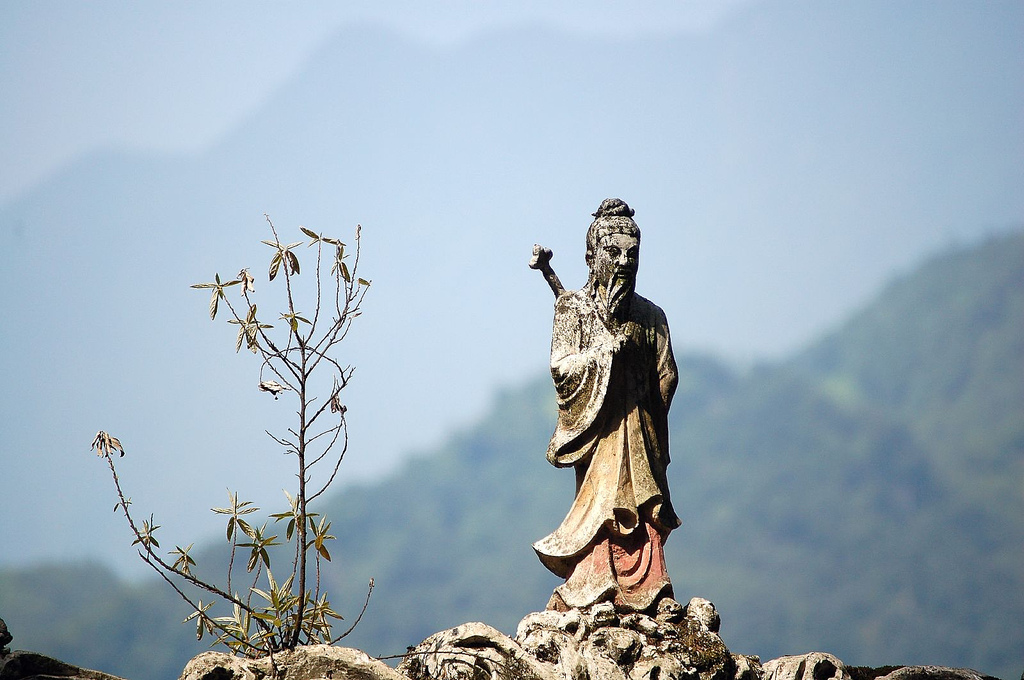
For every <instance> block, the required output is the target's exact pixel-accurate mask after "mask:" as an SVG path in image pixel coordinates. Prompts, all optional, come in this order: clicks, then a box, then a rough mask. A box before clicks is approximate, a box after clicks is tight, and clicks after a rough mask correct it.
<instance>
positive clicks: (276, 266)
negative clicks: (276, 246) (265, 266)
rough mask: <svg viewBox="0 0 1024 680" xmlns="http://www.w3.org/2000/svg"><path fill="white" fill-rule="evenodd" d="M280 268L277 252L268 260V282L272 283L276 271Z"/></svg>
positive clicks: (279, 255) (279, 257)
mask: <svg viewBox="0 0 1024 680" xmlns="http://www.w3.org/2000/svg"><path fill="white" fill-rule="evenodd" d="M280 268H281V253H280V252H278V253H277V254H276V255H274V257H273V258H272V259H271V260H270V280H271V281H273V280H274V278H275V277H276V276H277V270H278V269H280Z"/></svg>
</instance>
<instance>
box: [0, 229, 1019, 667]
mask: <svg viewBox="0 0 1024 680" xmlns="http://www.w3.org/2000/svg"><path fill="white" fill-rule="evenodd" d="M1022 283H1024V233H1016V234H1011V235H1007V236H1002V237H998V238H993V239H990V240H988V241H986V242H984V243H982V244H980V245H979V246H977V247H974V248H970V249H959V250H950V251H949V252H946V253H944V254H942V255H940V256H938V257H936V258H934V259H932V260H931V261H929V262H928V263H926V264H925V265H924V266H923V267H921V268H920V269H918V270H916V271H915V272H913V273H911V274H909V275H906V276H904V277H902V278H901V279H899V280H897V281H895V282H893V283H892V284H891V285H890V286H889V287H888V288H886V289H885V290H884V291H883V292H882V293H881V294H880V295H879V296H878V298H877V299H876V300H875V301H874V302H873V303H872V304H870V305H868V306H867V307H866V308H864V309H863V310H862V311H861V312H859V313H858V314H856V315H854V316H853V317H852V318H851V319H850V320H849V321H848V322H847V323H845V324H844V325H842V326H841V327H839V328H838V329H837V330H835V331H834V332H833V333H831V334H830V335H828V336H827V337H825V338H824V339H822V340H821V341H819V342H817V343H815V344H814V345H812V346H811V347H809V348H808V349H807V350H805V351H803V352H801V353H799V354H798V355H796V356H794V357H793V358H792V359H790V360H787V361H784V362H779V363H775V364H768V365H762V366H758V367H755V368H753V369H751V370H749V371H748V372H745V373H742V374H739V373H736V372H735V371H733V370H731V369H729V368H727V367H725V366H724V365H722V364H721V363H719V362H718V361H716V360H714V359H711V358H708V357H700V356H693V355H685V354H683V355H682V356H681V357H680V360H679V363H680V369H681V386H680V390H679V393H678V395H677V397H676V402H675V404H674V407H673V411H672V414H671V420H672V422H671V426H672V447H673V463H672V465H671V466H670V477H671V479H670V481H671V485H672V492H673V494H674V503H675V505H676V507H677V510H678V512H679V513H680V515H681V516H682V517H683V521H684V524H683V526H682V527H681V528H680V529H679V530H677V531H676V532H675V533H674V534H673V535H672V536H671V538H670V540H669V542H668V560H669V569H670V572H671V574H672V576H673V581H674V584H675V588H676V593H677V596H678V598H679V599H687V598H689V597H691V596H694V595H700V596H704V597H707V598H709V599H711V600H712V601H714V602H715V603H716V604H717V606H718V608H719V611H720V612H721V614H722V619H723V628H722V634H723V638H724V639H725V641H726V643H727V644H728V645H729V646H730V647H731V648H733V649H734V650H735V651H740V652H743V653H755V654H760V655H762V657H764V658H771V657H774V656H779V655H781V654H784V653H796V652H802V651H808V650H812V649H817V650H827V651H831V652H833V653H835V654H837V655H838V656H839V657H840V658H841V659H843V660H844V661H846V662H848V663H851V664H855V665H883V664H897V663H900V664H902V663H907V664H910V663H934V664H943V665H949V666H969V667H973V668H976V669H978V670H981V671H983V672H987V673H990V674H993V675H996V676H999V677H1003V678H1013V677H1016V674H1017V673H1018V672H1019V669H1020V665H1021V661H1022V658H1021V656H1020V654H1021V647H1020V643H1021V640H1022V639H1024V623H1022V622H1024V560H1022V559H1021V546H1022V545H1024V496H1022V494H1021V489H1022V488H1024V386H1022V381H1021V376H1022V375H1024V340H1022V338H1024V285H1022ZM553 423H554V410H553V405H552V388H551V387H550V385H549V381H548V379H547V378H546V377H542V378H538V379H536V380H533V381H530V382H528V383H527V384H525V385H523V386H521V387H519V388H517V389H514V390H506V391H503V392H502V393H500V394H499V395H498V396H497V398H496V399H495V401H494V403H493V405H492V407H491V409H490V411H489V413H488V415H487V416H486V417H485V418H483V419H482V420H481V421H480V422H478V423H476V424H475V425H473V426H471V427H468V428H466V429H464V430H463V431H462V432H460V433H458V434H455V435H453V436H452V437H451V438H450V439H449V440H448V442H447V443H446V444H445V445H444V446H442V447H440V448H439V449H437V450H435V451H432V452H429V453H424V454H422V455H420V456H418V457H416V458H415V459H413V460H411V461H410V462H409V463H407V464H406V465H405V466H404V467H403V468H402V469H401V470H399V471H397V472H396V473H395V474H393V475H391V476H390V477H388V478H387V479H385V480H382V481H381V482H379V483H374V484H366V485H362V486H358V487H353V488H349V489H346V490H344V491H343V492H341V493H340V494H338V495H336V496H334V497H333V498H332V499H331V500H330V502H329V503H328V504H327V507H326V508H324V510H325V511H326V512H327V513H328V514H329V515H330V517H331V518H332V519H333V521H334V527H335V530H336V531H335V533H336V534H337V535H338V543H337V548H336V549H335V550H334V551H333V552H334V554H335V557H336V562H335V564H334V565H333V566H332V568H331V569H330V570H328V571H327V573H326V578H327V580H328V588H329V590H330V591H331V592H332V593H333V594H334V599H335V601H336V602H337V603H338V604H339V607H340V609H341V610H342V611H343V612H344V613H345V614H346V616H347V617H349V619H350V620H351V619H352V617H353V616H354V615H355V613H357V612H358V611H359V608H360V606H361V604H362V599H363V597H364V595H365V585H366V582H367V581H368V580H369V578H370V577H371V576H372V577H373V578H374V579H375V582H376V589H375V590H374V593H373V597H372V599H371V602H370V606H369V609H368V610H367V613H366V615H365V617H364V619H363V621H362V622H361V623H360V625H359V626H358V627H357V629H356V630H355V632H354V633H353V634H352V636H350V637H349V638H347V639H346V641H345V642H346V643H347V644H351V645H353V646H358V647H361V648H363V649H366V650H367V651H369V652H370V653H372V654H395V653H400V652H402V651H404V649H405V647H406V646H407V645H410V644H414V643H416V642H418V641H419V640H421V639H422V638H424V637H425V636H426V635H428V634H430V633H432V632H435V631H437V630H440V629H443V628H446V627H449V626H453V625H456V624H458V623H461V622H464V621H469V620H482V621H486V622H488V623H490V624H492V625H495V626H496V627H498V628H500V629H503V630H505V631H509V632H511V631H512V630H513V629H514V626H515V623H516V622H517V621H518V620H519V618H521V617H522V616H523V615H524V614H526V613H527V612H529V611H533V610H536V609H539V608H542V607H543V606H544V604H545V602H546V600H547V597H548V595H549V594H550V589H551V588H552V587H554V585H556V582H555V580H554V577H552V576H551V575H549V574H548V573H547V572H546V571H545V570H544V569H543V567H542V566H541V565H540V563H539V562H538V561H537V559H536V557H535V555H534V554H533V553H532V550H531V549H530V543H531V542H532V541H533V540H536V539H537V538H539V537H541V536H543V535H544V534H545V533H547V532H548V531H550V530H551V529H552V528H553V527H554V526H555V525H556V524H557V522H558V521H559V520H560V519H561V517H562V515H563V514H564V512H565V511H566V510H567V509H568V506H569V502H570V500H571V497H572V485H573V482H572V479H571V474H568V473H567V472H565V471H558V470H556V469H554V468H551V467H550V466H548V464H547V463H546V462H545V460H544V456H543V451H544V449H545V446H546V442H547V437H548V435H549V433H550V431H551V429H552V427H553ZM0 575H2V578H0V616H3V617H4V618H5V619H6V620H7V622H8V624H9V625H10V627H11V630H12V631H13V632H14V634H15V636H16V639H15V645H16V646H20V645H25V646H27V647H32V648H35V649H37V650H39V651H42V652H45V653H49V654H53V655H55V656H59V657H62V658H65V659H66V660H67V661H70V662H72V663H76V664H82V665H86V666H92V667H96V668H101V669H103V670H106V671H109V672H115V673H119V674H122V675H125V676H127V677H130V678H133V679H135V680H144V679H145V678H148V677H152V678H157V677H171V676H173V674H174V673H176V672H177V671H178V670H179V669H180V667H181V666H182V665H183V663H184V660H185V659H186V658H187V657H188V656H189V655H191V654H194V653H195V652H196V651H198V649H199V648H198V647H197V646H195V645H194V644H193V643H190V641H189V636H190V632H189V629H188V628H187V627H184V626H179V625H177V620H178V619H180V618H181V617H182V616H183V612H180V614H181V616H179V612H177V611H176V607H178V605H177V603H174V602H173V598H171V597H169V594H168V593H167V592H166V591H165V590H164V588H163V586H162V584H160V583H148V584H145V585H139V586H131V585H126V584H123V583H119V582H117V581H115V580H114V579H113V578H112V577H111V576H110V575H109V574H108V573H106V572H105V571H103V570H101V569H98V568H92V567H90V568H74V569H73V568H67V567H63V568H57V567H53V568H45V569H36V570H7V571H4V572H0ZM29 593H31V594H32V595H31V596H29ZM143 649H145V650H151V649H159V650H160V654H161V656H160V657H158V658H157V657H153V653H151V652H147V653H146V654H149V656H148V657H147V656H146V654H143V653H142V652H137V651H134V650H143ZM143 658H149V659H155V660H152V661H148V662H147V663H145V664H143V663H142V662H140V659H143ZM160 659H163V661H162V662H160ZM158 662H159V663H158Z"/></svg>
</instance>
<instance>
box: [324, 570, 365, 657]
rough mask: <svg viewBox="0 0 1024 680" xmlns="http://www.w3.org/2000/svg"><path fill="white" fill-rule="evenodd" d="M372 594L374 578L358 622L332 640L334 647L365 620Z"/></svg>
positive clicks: (357, 618)
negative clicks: (364, 615) (364, 616)
mask: <svg viewBox="0 0 1024 680" xmlns="http://www.w3.org/2000/svg"><path fill="white" fill-rule="evenodd" d="M371 593H373V579H372V578H371V579H370V585H369V587H368V588H367V590H366V602H363V608H362V609H361V610H360V611H359V616H357V617H356V620H355V621H353V622H352V625H351V626H349V627H348V630H346V631H345V632H344V633H342V634H341V635H339V636H338V637H336V638H334V639H333V640H331V644H332V645H336V644H338V641H339V640H341V639H342V638H345V637H348V634H349V633H351V632H352V631H353V630H355V629H356V626H358V625H359V622H360V621H361V620H362V619H363V614H365V613H366V608H367V607H368V606H369V604H370V594H371Z"/></svg>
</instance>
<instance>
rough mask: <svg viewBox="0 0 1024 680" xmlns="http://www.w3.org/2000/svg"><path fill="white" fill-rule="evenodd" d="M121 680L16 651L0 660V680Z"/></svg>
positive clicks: (37, 655)
mask: <svg viewBox="0 0 1024 680" xmlns="http://www.w3.org/2000/svg"><path fill="white" fill-rule="evenodd" d="M55 678H61V679H67V680H121V678H118V677H117V676H116V675H110V674H108V673H102V672H100V671H94V670H90V669H88V668H79V667H78V666H72V665H71V664H69V663H64V662H63V661H58V660H57V659H53V658H50V657H48V656H44V655H42V654H36V653H35V652H24V651H21V650H17V651H14V652H11V653H10V654H7V655H6V656H4V658H3V659H2V660H0V680H54V679H55Z"/></svg>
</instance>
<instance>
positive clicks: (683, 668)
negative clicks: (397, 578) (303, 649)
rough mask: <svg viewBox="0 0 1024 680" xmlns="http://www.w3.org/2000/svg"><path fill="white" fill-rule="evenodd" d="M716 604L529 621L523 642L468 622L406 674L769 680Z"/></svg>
mask: <svg viewBox="0 0 1024 680" xmlns="http://www.w3.org/2000/svg"><path fill="white" fill-rule="evenodd" d="M718 627H719V618H718V613H717V612H716V611H715V607H714V605H713V604H711V603H710V602H708V601H707V600H704V599H701V598H694V599H692V600H691V601H690V603H689V604H688V605H687V606H685V607H683V606H682V605H680V604H679V603H677V602H675V601H674V600H670V599H666V600H663V601H662V603H661V605H660V606H659V607H658V614H657V616H656V617H652V616H647V615H645V614H639V613H628V614H620V613H618V612H616V610H615V608H614V606H613V605H612V604H610V603H601V604H597V605H594V606H592V607H589V608H587V609H585V610H577V609H573V610H570V611H568V612H564V613H563V612H555V611H544V612H537V613H534V614H530V615H529V616H527V617H526V618H524V619H523V620H522V621H521V622H520V624H519V627H518V630H517V631H516V636H515V639H512V638H509V637H508V636H506V635H504V634H503V633H501V632H499V631H497V630H495V629H494V628H491V627H490V626H487V625H485V624H482V623H467V624H464V625H462V626H458V627H456V628H452V629H451V630H446V631H443V632H441V633H437V634H436V635H432V636H431V637H429V638H427V639H426V640H424V641H423V642H422V643H421V644H420V645H419V646H417V647H415V648H414V649H413V650H412V651H411V652H410V654H409V655H408V656H407V658H406V660H405V661H403V662H402V664H401V665H400V666H399V668H398V670H399V672H400V673H402V674H403V675H406V676H408V677H409V678H411V680H427V679H428V678H429V679H431V680H439V679H443V680H449V679H450V680H455V679H458V680H505V679H508V680H512V679H513V678H514V679H516V680H519V679H524V680H761V664H760V662H759V660H758V659H757V657H747V656H742V655H734V654H730V652H729V650H728V649H727V648H726V646H725V643H723V642H722V638H721V637H719V635H718Z"/></svg>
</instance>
